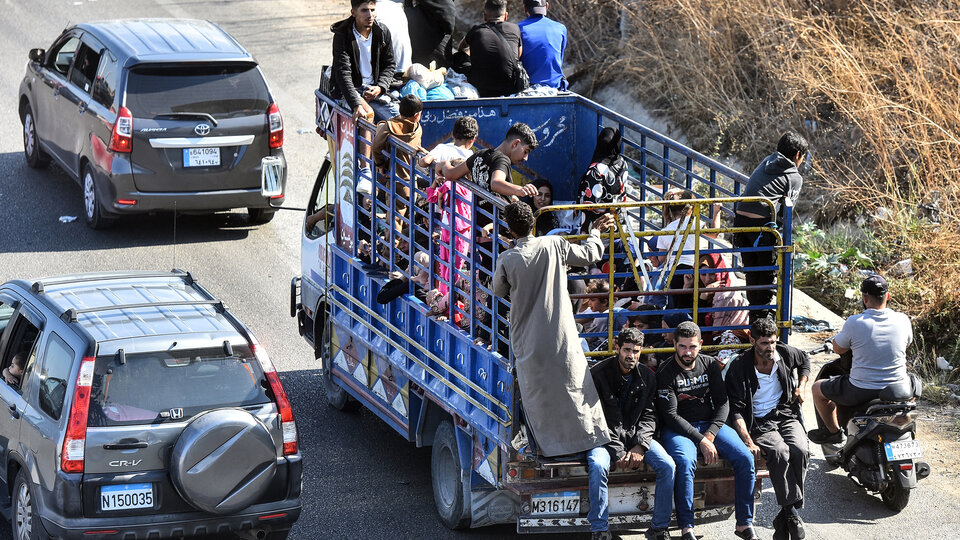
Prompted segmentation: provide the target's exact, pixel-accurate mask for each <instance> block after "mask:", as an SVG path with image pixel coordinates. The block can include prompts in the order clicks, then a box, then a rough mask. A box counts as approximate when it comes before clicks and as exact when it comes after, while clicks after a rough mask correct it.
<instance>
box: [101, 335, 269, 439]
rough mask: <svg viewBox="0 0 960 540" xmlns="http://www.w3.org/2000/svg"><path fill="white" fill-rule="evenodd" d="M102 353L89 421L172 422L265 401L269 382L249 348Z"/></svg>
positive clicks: (108, 423) (111, 423)
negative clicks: (228, 352)
mask: <svg viewBox="0 0 960 540" xmlns="http://www.w3.org/2000/svg"><path fill="white" fill-rule="evenodd" d="M120 360H121V359H120V358H119V357H118V356H117V355H110V356H100V357H97V361H96V364H95V367H94V375H93V388H92V389H91V394H90V414H89V420H88V425H89V426H93V427H101V426H122V425H132V424H147V423H153V422H170V421H180V420H184V419H188V418H190V417H192V416H194V415H196V414H199V413H201V412H203V411H207V410H210V409H217V408H221V407H245V406H249V405H258V404H263V403H267V402H269V401H270V398H269V397H268V396H267V394H266V391H265V388H266V387H267V385H268V383H267V382H266V378H265V377H264V374H263V371H262V370H261V369H260V364H259V362H257V360H256V359H255V358H254V357H253V355H252V354H251V353H250V349H249V348H248V347H245V346H244V347H234V348H233V356H226V355H225V354H224V351H223V349H222V348H212V349H195V350H187V351H162V352H152V353H137V354H127V355H126V360H125V362H122V363H121V361H120Z"/></svg>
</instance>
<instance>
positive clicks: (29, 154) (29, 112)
mask: <svg viewBox="0 0 960 540" xmlns="http://www.w3.org/2000/svg"><path fill="white" fill-rule="evenodd" d="M21 120H23V155H24V157H26V158H27V165H29V166H30V167H31V168H33V169H43V168H45V167H46V166H47V165H50V156H49V155H47V153H46V152H44V151H43V148H40V137H38V136H37V117H35V116H34V115H33V108H32V107H31V106H30V104H29V103H28V104H27V106H26V107H25V108H24V110H23V118H21Z"/></svg>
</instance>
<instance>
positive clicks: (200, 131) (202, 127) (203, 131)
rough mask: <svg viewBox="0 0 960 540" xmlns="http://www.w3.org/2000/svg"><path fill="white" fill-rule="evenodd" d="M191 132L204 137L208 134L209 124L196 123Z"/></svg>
mask: <svg viewBox="0 0 960 540" xmlns="http://www.w3.org/2000/svg"><path fill="white" fill-rule="evenodd" d="M193 132H194V133H196V134H197V135H199V136H201V137H204V136H206V135H209V134H210V124H197V127H195V128H193Z"/></svg>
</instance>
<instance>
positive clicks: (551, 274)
mask: <svg viewBox="0 0 960 540" xmlns="http://www.w3.org/2000/svg"><path fill="white" fill-rule="evenodd" d="M503 216H504V218H505V219H506V222H507V225H508V226H509V227H510V234H511V235H513V236H514V237H515V238H516V244H515V246H514V247H512V248H510V249H508V250H507V251H504V252H503V253H502V254H501V255H500V257H499V258H498V259H497V269H496V272H495V273H494V277H493V294H495V295H497V296H499V297H501V298H506V297H507V296H509V297H510V315H509V322H510V338H511V345H512V347H513V356H514V359H515V363H516V371H517V381H518V382H519V385H520V396H521V399H522V400H523V412H524V415H525V417H526V421H527V426H528V427H530V428H531V431H532V433H533V440H534V441H535V442H536V444H537V446H538V448H539V449H540V453H542V454H543V455H544V456H560V455H566V454H576V453H580V452H585V451H587V450H591V449H593V448H596V447H598V446H602V445H604V444H607V443H609V442H610V434H609V432H608V430H607V423H606V420H605V419H604V416H603V408H602V406H601V404H600V397H599V396H598V395H597V389H596V387H595V386H594V385H593V379H592V378H591V377H590V370H589V368H588V366H587V359H586V357H585V356H584V354H583V349H581V348H580V338H579V336H578V334H577V325H576V323H575V322H574V320H573V307H572V306H571V305H570V296H569V295H568V294H567V265H572V266H587V265H589V264H594V263H596V262H599V261H600V259H601V258H602V257H603V241H601V239H600V233H601V232H603V231H606V230H607V229H608V228H610V225H611V223H612V216H610V215H605V216H603V217H600V218H598V219H597V220H596V221H595V222H594V223H593V228H592V229H591V230H590V236H589V237H588V238H587V239H586V240H584V243H583V244H582V245H576V244H571V243H570V242H569V241H567V240H566V239H565V238H563V237H560V236H539V237H536V236H533V225H534V219H533V210H531V209H530V206H529V205H528V204H526V203H523V202H515V203H511V204H509V205H507V207H506V209H505V210H504V212H503Z"/></svg>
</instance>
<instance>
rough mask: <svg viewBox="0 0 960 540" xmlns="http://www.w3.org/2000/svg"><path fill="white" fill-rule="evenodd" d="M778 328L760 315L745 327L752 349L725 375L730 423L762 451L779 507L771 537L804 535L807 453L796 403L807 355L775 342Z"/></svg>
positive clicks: (807, 368)
mask: <svg viewBox="0 0 960 540" xmlns="http://www.w3.org/2000/svg"><path fill="white" fill-rule="evenodd" d="M778 332H779V329H778V328H777V325H776V323H774V322H773V320H772V319H769V318H766V317H763V318H759V319H756V320H754V322H753V324H752V325H751V326H750V343H751V344H752V345H753V347H751V348H749V349H747V350H746V351H743V352H742V353H741V354H740V355H739V356H738V357H737V358H736V359H734V360H733V361H732V362H731V363H730V369H729V370H728V371H727V376H726V379H725V382H726V388H727V399H728V400H729V402H730V421H731V423H732V424H733V427H734V429H735V430H736V431H737V433H738V434H739V435H740V439H741V440H743V442H744V444H746V445H747V448H748V449H749V450H750V451H751V452H752V453H753V455H755V456H757V455H760V454H762V455H763V457H764V459H765V460H766V462H767V470H768V471H769V472H770V483H771V484H773V491H774V493H776V496H777V503H778V504H779V505H780V513H778V514H777V517H776V518H774V520H773V529H774V532H773V538H774V540H787V538H803V537H804V534H805V533H804V531H803V520H802V519H800V513H799V509H800V508H801V507H802V506H803V484H804V481H805V479H806V475H807V463H808V461H809V458H810V452H809V449H808V445H807V434H806V433H805V432H804V429H803V412H802V411H801V404H802V403H803V395H804V393H805V390H806V385H807V378H808V377H809V375H810V358H809V357H808V356H807V353H805V352H803V351H801V350H800V349H797V348H796V347H791V346H790V345H787V344H786V343H780V342H778V341H777V334H778Z"/></svg>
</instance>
